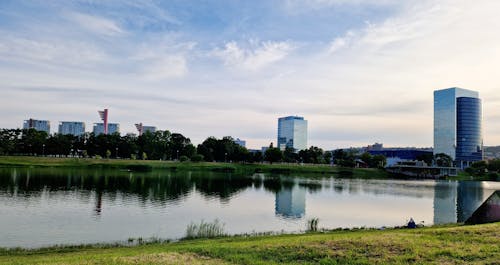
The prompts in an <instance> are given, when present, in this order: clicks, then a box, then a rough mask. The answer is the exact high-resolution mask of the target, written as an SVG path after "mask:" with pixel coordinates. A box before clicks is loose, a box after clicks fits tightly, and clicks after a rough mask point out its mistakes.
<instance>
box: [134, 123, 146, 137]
mask: <svg viewBox="0 0 500 265" xmlns="http://www.w3.org/2000/svg"><path fill="white" fill-rule="evenodd" d="M135 128H136V129H137V131H138V132H139V136H141V135H142V133H143V130H144V127H143V126H142V122H141V123H136V124H135Z"/></svg>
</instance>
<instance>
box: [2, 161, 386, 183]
mask: <svg viewBox="0 0 500 265" xmlns="http://www.w3.org/2000/svg"><path fill="white" fill-rule="evenodd" d="M0 166H23V167H26V166H27V167H87V168H89V167H90V168H92V167H95V168H117V169H126V168H129V169H132V170H134V169H138V170H144V169H146V170H147V169H170V170H191V171H197V170H209V171H227V172H248V173H254V172H263V173H282V174H283V173H284V174H287V173H290V174H295V173H297V174H301V173H316V174H344V175H353V174H355V175H356V176H357V177H372V178H385V177H387V174H386V173H385V171H383V170H379V169H352V168H341V167H332V166H329V165H299V164H276V163H275V164H260V163H256V164H248V163H216V162H178V161H158V160H155V161H153V160H130V159H93V158H54V157H29V156H0Z"/></svg>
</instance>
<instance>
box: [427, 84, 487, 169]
mask: <svg viewBox="0 0 500 265" xmlns="http://www.w3.org/2000/svg"><path fill="white" fill-rule="evenodd" d="M439 153H444V154H447V155H449V156H451V157H452V158H453V160H455V161H456V163H457V166H459V167H462V168H463V167H466V166H467V165H468V164H470V163H471V162H474V161H480V160H482V159H483V140H482V112H481V100H480V99H479V93H478V92H476V91H471V90H467V89H462V88H457V87H453V88H448V89H442V90H437V91H434V154H439Z"/></svg>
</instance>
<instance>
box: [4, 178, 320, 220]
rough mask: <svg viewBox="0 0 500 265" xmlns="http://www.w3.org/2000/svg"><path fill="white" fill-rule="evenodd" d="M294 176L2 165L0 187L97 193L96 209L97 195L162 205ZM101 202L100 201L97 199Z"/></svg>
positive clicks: (278, 183)
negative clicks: (198, 194)
mask: <svg viewBox="0 0 500 265" xmlns="http://www.w3.org/2000/svg"><path fill="white" fill-rule="evenodd" d="M300 183H301V184H300V185H301V188H305V189H306V190H309V191H313V192H315V191H319V190H320V189H321V183H319V182H308V181H300ZM294 185H296V182H295V178H293V177H289V176H282V175H270V176H265V175H263V174H256V175H243V174H234V173H220V172H209V171H199V172H172V171H165V170H163V171H153V172H147V173H142V172H141V173H137V172H127V171H120V170H104V169H102V170H93V169H92V170H90V169H61V168H57V169H54V168H34V169H33V168H32V169H28V168H17V169H12V168H3V169H0V191H2V192H4V193H6V194H8V195H11V196H16V197H18V198H19V197H20V196H25V197H30V196H34V197H37V196H41V191H47V192H51V191H76V192H78V194H79V196H80V198H81V199H82V200H84V201H86V200H88V199H89V198H88V197H89V196H96V198H95V199H96V207H95V211H96V213H97V214H98V213H99V212H100V209H102V200H103V199H102V198H103V196H106V198H108V199H110V200H112V201H113V200H114V199H116V197H117V195H118V196H120V194H125V195H127V194H131V195H135V196H137V197H138V198H139V200H140V201H141V202H142V203H147V202H148V201H152V202H159V203H160V204H164V203H167V202H174V201H177V200H179V199H181V198H184V197H185V196H187V195H189V194H190V193H191V192H192V191H193V190H196V191H198V192H199V193H200V194H202V195H204V196H206V197H213V198H219V199H221V200H229V199H230V198H232V197H233V196H234V195H235V194H237V193H239V192H241V191H243V190H245V189H247V188H256V189H259V188H261V187H262V186H263V187H264V189H265V190H267V191H271V192H273V193H277V192H279V191H281V190H284V189H285V190H289V189H292V188H293V186H294ZM99 201H100V203H99Z"/></svg>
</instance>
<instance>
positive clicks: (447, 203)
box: [434, 181, 494, 224]
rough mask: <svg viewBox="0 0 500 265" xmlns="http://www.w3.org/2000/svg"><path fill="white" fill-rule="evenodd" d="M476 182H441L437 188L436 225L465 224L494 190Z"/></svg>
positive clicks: (435, 199) (435, 198) (435, 203)
mask: <svg viewBox="0 0 500 265" xmlns="http://www.w3.org/2000/svg"><path fill="white" fill-rule="evenodd" d="M482 185H483V183H482V182H476V181H460V182H454V181H440V182H437V184H436V186H435V192H434V193H435V196H434V223H437V224H445V223H456V222H460V223H462V222H465V220H467V219H468V218H469V217H470V216H471V215H472V213H474V211H475V210H476V209H477V208H478V207H479V206H480V205H481V204H482V203H483V202H484V201H485V200H486V198H487V197H488V196H490V195H491V194H492V193H493V192H494V190H486V191H487V192H486V193H485V189H484V188H483V186H482Z"/></svg>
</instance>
